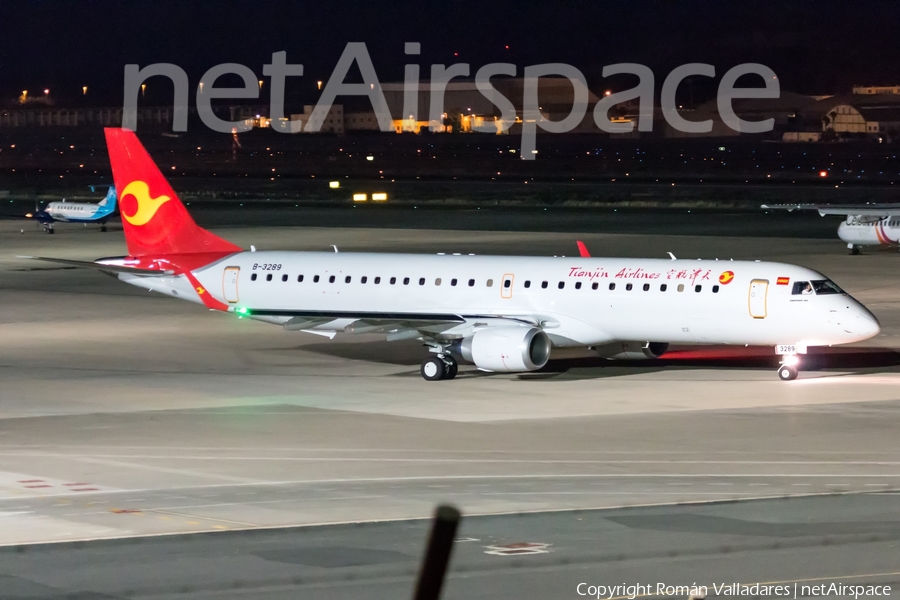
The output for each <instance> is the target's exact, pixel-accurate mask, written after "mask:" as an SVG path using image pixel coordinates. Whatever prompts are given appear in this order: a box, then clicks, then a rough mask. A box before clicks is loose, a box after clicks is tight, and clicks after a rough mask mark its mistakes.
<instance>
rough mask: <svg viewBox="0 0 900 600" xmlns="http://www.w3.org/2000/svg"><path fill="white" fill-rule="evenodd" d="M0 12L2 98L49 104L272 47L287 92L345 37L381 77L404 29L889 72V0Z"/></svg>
mask: <svg viewBox="0 0 900 600" xmlns="http://www.w3.org/2000/svg"><path fill="white" fill-rule="evenodd" d="M0 18H2V21H0V101H2V102H3V103H4V104H8V103H9V102H10V101H13V100H14V99H15V98H16V96H18V94H19V93H21V91H22V90H23V89H28V90H34V91H37V92H40V91H41V90H43V89H44V88H50V89H51V90H52V93H53V97H54V98H56V99H57V100H58V101H59V102H60V103H63V104H64V103H66V102H78V101H80V100H84V99H81V98H79V96H80V95H81V87H82V86H83V85H87V86H89V92H90V102H91V103H93V104H97V105H103V104H106V105H114V104H119V103H121V95H122V92H121V88H122V81H123V66H124V65H125V64H126V63H137V64H139V65H141V66H145V65H147V64H150V63H155V62H173V63H175V64H177V65H179V66H181V67H182V68H184V69H185V71H186V72H187V73H188V75H189V77H190V80H191V84H192V86H195V85H196V83H197V81H198V80H199V77H200V75H202V73H203V72H205V71H206V69H208V68H209V67H211V66H213V65H216V64H219V63H223V62H238V63H242V64H244V65H246V66H248V67H250V68H251V69H253V70H254V71H255V72H256V73H257V75H259V76H260V77H262V65H263V64H265V63H267V62H268V61H269V59H270V57H271V53H272V52H275V51H280V50H286V51H287V53H288V60H289V62H292V63H302V64H303V65H304V66H305V69H306V73H305V75H304V77H302V78H296V79H293V80H291V81H290V84H289V92H292V93H294V94H297V93H301V92H303V91H305V90H313V89H314V82H315V80H317V79H327V78H328V76H329V75H330V73H331V70H332V68H333V66H334V64H335V62H336V61H337V59H338V57H339V56H340V53H341V51H342V50H343V48H344V45H345V44H346V43H347V42H349V41H364V42H366V43H367V45H368V48H369V52H370V54H371V55H372V58H373V61H374V63H375V67H376V69H377V71H378V74H379V78H380V80H381V81H382V82H386V81H399V80H401V79H402V77H403V65H404V64H405V63H406V62H407V60H408V59H407V57H406V56H405V55H404V54H403V42H406V41H418V42H421V43H422V55H421V56H420V57H419V58H418V60H417V62H418V63H419V64H421V65H423V69H422V70H423V75H425V74H427V72H428V71H427V69H428V65H431V64H434V63H444V64H452V63H454V62H468V63H470V65H471V66H472V71H473V73H474V71H475V70H477V68H478V67H479V66H481V65H483V64H486V63H489V62H498V61H502V62H512V63H515V64H516V65H518V67H519V68H520V69H521V68H522V67H524V66H526V65H531V64H538V63H543V62H565V63H569V64H572V65H575V66H576V67H578V68H580V69H581V70H582V71H583V72H584V73H585V75H586V76H587V78H588V83H589V84H590V85H591V87H592V88H594V89H600V88H602V87H607V86H609V84H610V83H615V82H603V80H602V78H601V76H600V72H601V69H602V67H603V66H604V65H609V64H614V63H617V62H637V63H641V64H645V65H647V66H649V67H651V68H652V69H653V71H654V73H655V75H656V78H657V90H658V89H659V86H660V85H661V82H662V80H663V78H664V77H665V75H666V74H668V72H669V71H670V70H671V69H672V68H673V67H675V66H677V65H680V64H683V63H687V62H708V63H712V64H714V65H715V66H716V70H717V78H718V76H721V74H722V73H724V71H725V70H727V69H728V68H730V67H732V66H734V65H736V64H739V63H742V62H760V63H763V64H765V65H767V66H769V67H771V68H772V69H774V70H775V72H776V73H777V74H778V75H779V77H780V79H781V83H782V89H783V90H790V91H797V92H801V93H809V94H827V93H835V92H838V93H841V92H849V89H850V86H851V85H852V84H854V83H861V84H900V35H898V30H900V28H898V25H900V3H897V2H888V1H885V2H871V1H854V2H837V1H829V0H826V1H822V0H819V1H817V2H811V1H799V2H784V1H783V2H768V1H761V2H727V1H721V0H719V1H701V0H693V1H681V2H644V1H618V2H605V1H604V2H566V1H562V2H560V1H552V2H551V1H544V2H527V3H526V2H523V3H515V2H471V1H470V2H456V1H443V2H430V3H425V2H408V1H399V2H376V1H367V2H340V1H319V2H284V1H281V2H280V1H275V0H268V1H266V0H262V1H260V0H255V1H252V2H250V1H242V0H229V1H223V2H194V1H183V0H182V1H173V0H156V1H153V2H113V1H106V0H81V1H78V2H70V1H65V2H63V1H49V0H48V1H38V0H35V1H24V2H16V3H11V2H4V3H3V5H2V13H0ZM506 46H509V48H508V49H507V48H506ZM454 53H458V56H457V55H454ZM520 73H521V71H520ZM425 76H427V75H425ZM423 78H425V77H423ZM154 87H155V89H154V91H156V92H157V93H158V94H159V96H158V97H157V96H154V95H150V96H149V97H148V98H147V99H146V101H147V103H153V102H154V101H158V102H159V103H170V102H171V96H170V95H168V94H170V93H171V92H168V94H164V93H163V92H164V90H163V87H162V86H158V85H157V86H154ZM613 87H615V86H613ZM619 87H626V86H624V85H622V86H619ZM627 87H630V85H629V86H627ZM167 95H168V97H166V96H167Z"/></svg>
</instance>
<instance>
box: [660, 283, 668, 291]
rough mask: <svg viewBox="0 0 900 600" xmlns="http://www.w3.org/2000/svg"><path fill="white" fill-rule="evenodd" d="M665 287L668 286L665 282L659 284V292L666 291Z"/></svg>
mask: <svg viewBox="0 0 900 600" xmlns="http://www.w3.org/2000/svg"><path fill="white" fill-rule="evenodd" d="M667 289H669V286H668V285H667V284H665V283H663V284H661V285H660V286H659V291H661V292H664V291H666V290H667Z"/></svg>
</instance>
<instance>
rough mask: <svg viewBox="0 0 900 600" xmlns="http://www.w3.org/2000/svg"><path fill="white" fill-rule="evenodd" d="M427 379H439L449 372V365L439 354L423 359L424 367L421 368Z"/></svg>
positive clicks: (423, 375)
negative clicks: (447, 365)
mask: <svg viewBox="0 0 900 600" xmlns="http://www.w3.org/2000/svg"><path fill="white" fill-rule="evenodd" d="M419 371H420V372H421V373H422V377H423V378H424V379H425V381H438V380H441V379H443V378H444V376H445V375H446V374H447V367H446V365H444V361H442V360H441V359H440V358H438V357H437V356H432V357H430V358H426V359H425V360H423V361H422V367H421V368H420V369H419Z"/></svg>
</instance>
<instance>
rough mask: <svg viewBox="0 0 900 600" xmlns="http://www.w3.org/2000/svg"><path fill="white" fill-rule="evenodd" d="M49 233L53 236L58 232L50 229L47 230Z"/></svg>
mask: <svg viewBox="0 0 900 600" xmlns="http://www.w3.org/2000/svg"><path fill="white" fill-rule="evenodd" d="M47 233H49V234H50V235H53V234H54V233H56V230H55V229H53V228H52V227H50V228H49V229H47Z"/></svg>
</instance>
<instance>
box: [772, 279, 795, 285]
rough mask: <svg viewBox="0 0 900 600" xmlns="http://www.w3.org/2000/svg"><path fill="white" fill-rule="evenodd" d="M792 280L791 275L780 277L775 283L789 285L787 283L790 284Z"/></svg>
mask: <svg viewBox="0 0 900 600" xmlns="http://www.w3.org/2000/svg"><path fill="white" fill-rule="evenodd" d="M790 282H791V278H790V277H779V278H778V281H776V282H775V283H776V284H777V285H787V284H789V283H790Z"/></svg>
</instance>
